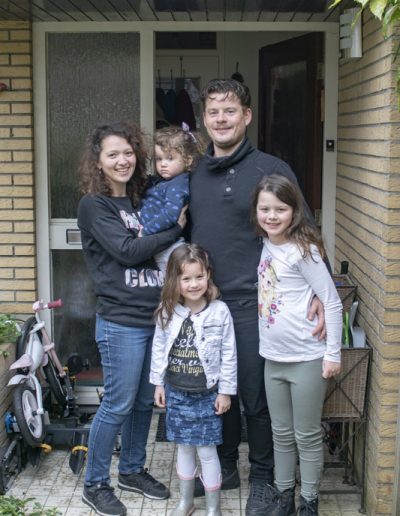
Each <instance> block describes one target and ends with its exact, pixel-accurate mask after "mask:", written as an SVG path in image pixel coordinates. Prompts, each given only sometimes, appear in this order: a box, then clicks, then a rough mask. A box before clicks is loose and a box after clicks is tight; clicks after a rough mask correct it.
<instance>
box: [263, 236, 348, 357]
mask: <svg viewBox="0 0 400 516" xmlns="http://www.w3.org/2000/svg"><path fill="white" fill-rule="evenodd" d="M311 252H312V256H307V257H306V258H304V257H303V256H302V252H301V251H300V249H299V247H298V246H297V245H296V244H294V243H285V244H282V245H274V244H272V243H271V242H270V241H269V240H268V239H264V247H263V251H262V254H261V260H260V265H259V267H258V310H259V330H260V354H261V355H262V356H263V357H264V358H267V359H268V360H274V361H277V362H305V361H308V360H315V359H317V358H321V357H323V358H324V359H325V360H329V361H332V362H340V348H341V343H342V302H341V301H340V298H339V295H338V293H337V291H336V287H335V285H334V283H333V280H332V278H331V276H330V274H329V272H328V270H327V268H326V265H325V263H324V262H323V260H322V258H321V255H320V254H319V252H318V250H317V248H316V247H315V246H311ZM314 295H317V296H318V298H319V299H320V300H321V302H322V304H323V305H324V311H325V324H326V332H327V337H326V341H319V340H318V337H317V336H315V337H313V336H312V332H313V330H314V328H315V326H316V324H317V320H316V319H315V320H314V321H309V320H308V319H307V314H308V310H309V307H310V303H311V301H312V299H313V297H314Z"/></svg>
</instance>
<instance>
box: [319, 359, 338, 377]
mask: <svg viewBox="0 0 400 516" xmlns="http://www.w3.org/2000/svg"><path fill="white" fill-rule="evenodd" d="M338 373H340V363H338V362H330V361H329V360H323V361H322V378H331V377H332V376H335V375H337V374H338Z"/></svg>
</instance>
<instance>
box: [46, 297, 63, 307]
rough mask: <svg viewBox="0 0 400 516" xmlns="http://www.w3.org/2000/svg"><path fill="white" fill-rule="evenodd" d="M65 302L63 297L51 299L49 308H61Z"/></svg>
mask: <svg viewBox="0 0 400 516" xmlns="http://www.w3.org/2000/svg"><path fill="white" fill-rule="evenodd" d="M62 305H63V302H62V299H56V300H55V301H49V302H48V303H47V308H49V309H50V308H60V307H62Z"/></svg>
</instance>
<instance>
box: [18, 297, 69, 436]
mask: <svg viewBox="0 0 400 516" xmlns="http://www.w3.org/2000/svg"><path fill="white" fill-rule="evenodd" d="M61 306H62V301H61V299H58V300H57V301H50V302H48V303H44V302H43V301H42V300H41V301H36V302H35V303H34V304H33V306H32V309H33V311H34V312H35V315H34V316H33V317H30V318H29V319H28V320H27V321H26V323H25V324H24V326H23V328H22V334H21V336H20V338H19V339H18V342H17V350H16V358H17V360H16V362H14V363H13V364H12V365H11V366H10V370H12V371H16V374H15V375H14V376H13V377H12V378H11V380H10V381H9V382H8V385H9V386H13V387H15V390H14V395H13V413H14V416H15V420H16V423H17V425H18V429H19V431H20V432H21V435H22V437H23V439H24V441H25V442H26V444H28V445H30V446H37V445H38V444H40V443H42V442H43V441H44V438H45V435H46V426H47V425H49V423H50V420H49V416H48V412H47V410H46V409H45V408H44V403H43V388H42V386H48V387H49V389H50V391H51V393H52V395H53V396H54V399H55V401H56V403H57V404H58V405H59V407H60V408H61V410H62V411H64V412H68V411H70V410H71V409H73V407H74V406H75V396H74V393H73V388H72V384H71V380H70V377H69V374H68V372H67V371H66V370H64V368H63V367H62V365H61V363H60V360H59V358H58V356H57V353H56V350H55V345H54V342H52V341H51V339H50V337H49V334H48V333H47V331H46V327H45V322H44V321H42V319H41V318H40V312H41V311H42V310H46V309H53V308H59V307H61ZM46 384H47V385H46Z"/></svg>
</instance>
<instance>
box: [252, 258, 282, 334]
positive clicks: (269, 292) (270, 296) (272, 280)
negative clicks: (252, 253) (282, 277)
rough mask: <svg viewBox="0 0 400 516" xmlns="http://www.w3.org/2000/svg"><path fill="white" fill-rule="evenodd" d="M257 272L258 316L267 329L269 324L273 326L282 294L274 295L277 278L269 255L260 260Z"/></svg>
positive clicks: (280, 304)
mask: <svg viewBox="0 0 400 516" xmlns="http://www.w3.org/2000/svg"><path fill="white" fill-rule="evenodd" d="M257 272H258V276H259V281H258V315H259V317H260V318H261V320H262V323H263V325H264V326H265V327H266V328H269V327H270V325H271V324H275V317H276V315H277V314H279V312H280V307H281V306H282V305H283V302H282V294H279V295H278V294H277V293H276V286H277V283H278V282H279V278H278V276H277V275H276V272H275V269H274V266H273V264H272V256H271V255H267V256H266V258H265V259H264V260H261V262H260V264H259V266H258V269H257Z"/></svg>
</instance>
